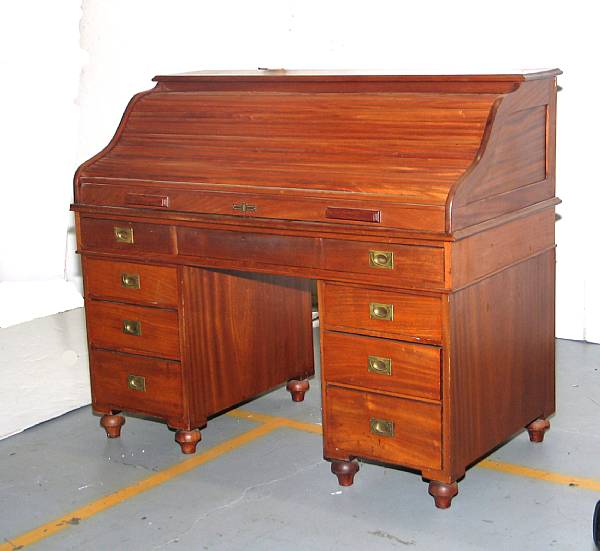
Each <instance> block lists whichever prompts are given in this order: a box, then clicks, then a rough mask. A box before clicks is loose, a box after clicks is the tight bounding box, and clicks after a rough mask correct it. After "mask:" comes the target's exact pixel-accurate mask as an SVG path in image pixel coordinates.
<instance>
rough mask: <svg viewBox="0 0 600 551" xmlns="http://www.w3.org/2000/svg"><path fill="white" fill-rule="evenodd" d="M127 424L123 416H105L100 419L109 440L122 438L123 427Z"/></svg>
mask: <svg viewBox="0 0 600 551" xmlns="http://www.w3.org/2000/svg"><path fill="white" fill-rule="evenodd" d="M124 424H125V417H123V416H122V415H103V416H102V417H101V418H100V426H101V427H103V428H104V430H105V431H106V436H107V437H108V438H119V436H121V427H122V426H123V425H124Z"/></svg>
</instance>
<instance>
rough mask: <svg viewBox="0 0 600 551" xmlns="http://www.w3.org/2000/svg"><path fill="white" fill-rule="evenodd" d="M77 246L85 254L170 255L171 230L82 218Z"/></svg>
mask: <svg viewBox="0 0 600 551" xmlns="http://www.w3.org/2000/svg"><path fill="white" fill-rule="evenodd" d="M80 243H81V247H82V248H83V250H84V251H96V250H98V251H113V252H118V251H120V252H123V253H138V252H149V253H166V254H168V253H172V252H173V239H172V237H171V228H170V226H166V225H161V224H144V223H140V222H127V221H124V220H104V219H97V218H81V221H80Z"/></svg>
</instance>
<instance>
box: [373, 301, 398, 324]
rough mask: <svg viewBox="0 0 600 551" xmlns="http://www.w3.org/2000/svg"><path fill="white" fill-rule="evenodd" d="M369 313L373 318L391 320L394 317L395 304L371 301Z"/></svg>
mask: <svg viewBox="0 0 600 551" xmlns="http://www.w3.org/2000/svg"><path fill="white" fill-rule="evenodd" d="M369 315H370V317H371V319H375V320H386V321H391V320H393V319H394V305H393V304H381V303H379V302H371V303H370V304H369Z"/></svg>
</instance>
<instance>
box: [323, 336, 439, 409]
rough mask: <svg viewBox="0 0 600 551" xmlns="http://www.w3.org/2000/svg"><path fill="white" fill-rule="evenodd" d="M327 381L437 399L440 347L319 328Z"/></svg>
mask: <svg viewBox="0 0 600 551" xmlns="http://www.w3.org/2000/svg"><path fill="white" fill-rule="evenodd" d="M322 339H323V341H322V351H323V373H324V376H325V380H326V381H327V382H335V383H342V384H347V385H354V386H360V387H365V388H367V389H372V390H383V391H387V392H396V393H399V394H405V395H408V396H416V397H422V398H429V399H433V400H439V399H440V380H441V379H440V376H441V373H440V366H441V349H440V348H438V347H435V346H424V345H419V344H409V343H403V342H397V341H391V340H387V339H378V338H376V337H361V336H358V335H347V334H344V333H333V332H331V331H323V333H322Z"/></svg>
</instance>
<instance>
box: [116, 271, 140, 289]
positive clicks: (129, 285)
mask: <svg viewBox="0 0 600 551" xmlns="http://www.w3.org/2000/svg"><path fill="white" fill-rule="evenodd" d="M121 287H125V288H126V289H139V288H140V274H128V273H126V272H123V273H122V274H121Z"/></svg>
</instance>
